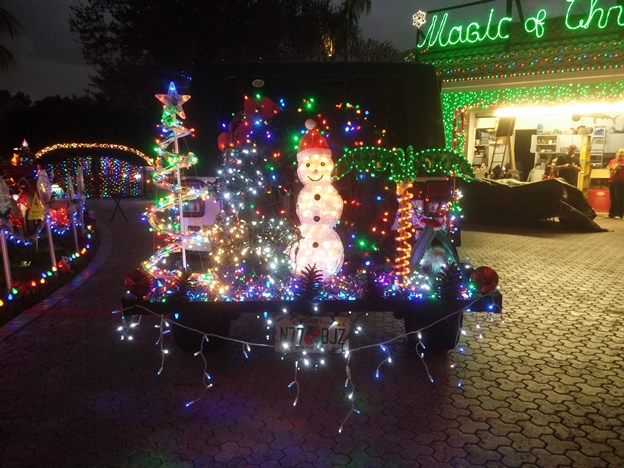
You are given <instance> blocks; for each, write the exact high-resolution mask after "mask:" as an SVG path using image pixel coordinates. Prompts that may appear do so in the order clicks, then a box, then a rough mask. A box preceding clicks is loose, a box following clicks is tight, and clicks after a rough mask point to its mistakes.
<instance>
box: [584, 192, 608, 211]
mask: <svg viewBox="0 0 624 468" xmlns="http://www.w3.org/2000/svg"><path fill="white" fill-rule="evenodd" d="M587 203H589V206H591V207H592V208H593V209H594V211H597V212H599V213H608V212H609V205H611V197H610V196H609V188H608V187H593V188H590V189H589V195H588V197H587Z"/></svg>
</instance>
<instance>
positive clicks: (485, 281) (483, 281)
mask: <svg viewBox="0 0 624 468" xmlns="http://www.w3.org/2000/svg"><path fill="white" fill-rule="evenodd" d="M470 280H471V281H472V282H473V283H474V284H475V286H476V288H477V291H479V292H480V293H481V294H488V293H490V292H492V291H494V290H495V289H496V286H498V273H496V271H494V270H493V269H492V268H490V267H486V266H482V267H479V268H477V269H476V270H475V271H474V272H473V273H472V277H471V278H470Z"/></svg>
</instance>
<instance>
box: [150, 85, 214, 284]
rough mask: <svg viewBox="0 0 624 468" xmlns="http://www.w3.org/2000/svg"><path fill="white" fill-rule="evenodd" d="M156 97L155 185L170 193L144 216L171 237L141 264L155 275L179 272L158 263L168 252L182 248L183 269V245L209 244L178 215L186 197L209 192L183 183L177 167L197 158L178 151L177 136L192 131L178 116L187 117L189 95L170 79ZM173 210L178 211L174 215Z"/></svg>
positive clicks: (181, 136)
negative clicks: (184, 225)
mask: <svg viewBox="0 0 624 468" xmlns="http://www.w3.org/2000/svg"><path fill="white" fill-rule="evenodd" d="M156 98H157V99H158V100H159V101H161V102H162V103H163V113H162V119H161V122H162V126H161V131H162V133H163V135H164V138H163V139H162V140H161V141H159V142H158V147H157V148H156V152H157V153H158V162H157V164H156V170H155V171H154V176H153V180H154V184H155V185H156V186H158V187H160V188H162V189H164V190H167V191H169V192H170V193H169V194H168V195H167V196H166V197H164V198H163V199H161V200H159V201H158V203H157V205H156V206H154V207H152V209H151V210H150V211H149V213H148V216H147V218H148V221H149V223H150V225H151V226H152V228H153V229H154V230H156V231H157V232H159V233H161V234H166V235H168V236H169V238H170V239H172V241H171V242H170V243H168V244H167V245H166V246H165V247H163V248H161V249H160V250H158V251H157V252H156V253H155V254H154V255H153V256H152V257H151V258H150V259H149V260H148V261H147V262H146V263H145V264H144V267H145V269H146V271H148V272H149V273H150V274H151V275H152V276H154V277H156V278H167V277H171V276H175V275H177V274H178V273H179V272H175V273H168V272H166V271H164V270H162V269H161V268H160V267H159V264H160V263H161V261H163V260H164V259H165V258H166V257H168V256H169V254H171V253H174V252H181V253H182V268H184V269H186V254H185V248H186V247H189V246H191V245H192V244H203V245H204V246H205V245H206V244H209V241H208V239H207V237H206V236H205V235H204V234H203V233H202V232H201V231H200V232H192V231H189V232H183V231H182V223H181V217H182V209H183V206H184V202H185V201H187V200H190V199H194V198H199V197H201V198H203V199H207V198H209V197H210V194H209V193H208V192H207V191H206V192H203V191H198V190H195V189H192V188H190V187H184V186H182V182H181V177H180V169H182V168H188V167H191V166H192V165H193V164H195V163H196V162H197V157H196V156H195V155H194V154H193V153H191V152H189V153H186V154H180V151H179V142H178V140H179V139H180V138H183V137H185V136H187V135H190V134H191V131H190V130H189V129H187V128H185V127H184V126H183V125H182V123H181V122H180V120H179V119H184V118H186V115H185V113H184V110H183V109H182V105H183V104H184V103H185V102H186V101H188V100H189V99H190V96H188V95H179V94H178V92H177V90H176V87H175V84H174V83H171V84H170V85H169V90H168V92H167V94H157V95H156ZM173 177H175V182H172V179H173ZM172 212H173V213H174V216H169V217H167V216H166V215H165V214H166V213H172ZM176 212H177V215H175V213H176Z"/></svg>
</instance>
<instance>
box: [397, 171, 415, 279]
mask: <svg viewBox="0 0 624 468" xmlns="http://www.w3.org/2000/svg"><path fill="white" fill-rule="evenodd" d="M411 188H412V184H411V183H409V182H403V183H400V184H397V196H398V197H399V210H398V217H399V227H398V229H397V237H396V242H397V247H396V251H397V256H396V258H395V259H394V263H395V273H396V275H397V276H398V277H399V278H401V279H402V280H403V281H406V280H407V279H408V275H409V274H410V268H409V262H410V257H411V255H410V254H411V251H412V247H411V245H410V243H409V240H410V238H411V237H412V221H411V220H412V204H411V203H410V200H411V199H412V197H413V195H412V192H410V189H411Z"/></svg>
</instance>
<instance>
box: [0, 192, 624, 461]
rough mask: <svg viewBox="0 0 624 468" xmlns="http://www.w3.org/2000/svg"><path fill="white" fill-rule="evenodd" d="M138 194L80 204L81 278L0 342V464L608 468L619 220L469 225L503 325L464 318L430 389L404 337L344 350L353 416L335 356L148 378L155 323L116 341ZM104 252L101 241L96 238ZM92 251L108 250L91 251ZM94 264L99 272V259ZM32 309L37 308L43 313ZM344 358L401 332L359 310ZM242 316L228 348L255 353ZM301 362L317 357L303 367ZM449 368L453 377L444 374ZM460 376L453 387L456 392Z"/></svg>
mask: <svg viewBox="0 0 624 468" xmlns="http://www.w3.org/2000/svg"><path fill="white" fill-rule="evenodd" d="M147 205H148V202H146V201H145V200H126V199H124V200H123V201H122V207H123V209H124V211H125V213H126V216H127V217H128V219H129V221H128V222H126V221H124V219H123V218H122V217H121V216H116V218H115V219H114V220H113V222H111V223H109V218H110V215H111V213H112V210H113V208H114V203H113V202H112V201H107V200H104V201H92V202H91V203H90V208H91V209H95V211H96V216H97V218H98V220H99V226H100V229H101V232H102V233H103V234H104V235H105V237H106V239H105V242H104V243H103V244H102V247H101V248H100V251H99V255H98V258H96V261H95V262H94V265H93V267H94V268H93V269H92V271H91V272H89V277H88V278H86V280H85V281H84V282H83V284H82V285H80V286H79V287H77V289H75V290H74V291H73V292H71V293H70V294H68V295H66V296H63V295H62V294H59V295H57V296H56V297H55V300H54V301H48V303H46V304H43V305H42V306H41V307H39V308H38V309H37V310H36V311H31V312H30V313H25V314H22V315H21V316H20V317H18V318H17V319H16V320H15V321H14V322H12V323H9V324H7V325H6V326H5V327H2V329H1V330H0V355H1V356H2V361H1V362H0V465H1V466H2V467H25V466H33V467H44V466H51V467H52V466H56V467H81V466H84V467H130V466H132V467H151V466H155V467H156V466H163V467H192V466H198V467H220V466H228V467H234V466H241V467H243V466H262V467H271V466H275V467H277V466H297V467H329V466H352V467H376V466H380V467H381V466H387V467H393V466H397V467H398V466H400V467H418V466H422V467H436V466H449V467H464V466H486V467H521V466H527V467H534V466H540V467H548V468H550V467H556V466H570V467H622V466H624V370H623V356H624V350H623V349H622V348H623V344H624V327H623V323H624V320H623V319H624V303H623V300H624V281H622V278H624V255H623V253H622V246H623V245H624V221H616V220H603V219H599V220H598V221H599V223H600V224H601V225H602V226H603V227H605V228H607V229H610V231H609V232H605V233H596V234H574V233H562V232H555V231H536V230H522V229H515V230H514V229H505V228H491V229H490V228H485V227H479V228H478V229H473V230H464V232H463V236H462V237H463V239H462V241H463V246H462V247H461V248H460V253H461V255H462V256H464V257H465V256H468V257H470V258H471V260H472V262H473V264H474V265H476V266H479V265H488V266H491V267H493V268H495V269H496V270H497V271H498V273H499V275H500V277H501V285H502V290H503V293H504V307H505V308H504V322H503V321H501V320H500V318H498V317H496V318H495V319H494V320H493V321H491V322H490V321H482V323H480V325H481V332H482V334H483V339H481V340H475V339H474V337H473V334H474V333H473V332H474V330H475V324H476V323H477V322H479V321H481V320H482V317H474V316H468V317H467V318H466V319H465V321H464V328H465V330H466V331H467V336H466V337H464V338H462V340H463V341H462V343H463V344H464V348H465V352H464V355H460V356H458V355H456V354H455V353H440V354H437V355H431V354H430V355H426V356H425V359H426V363H427V365H428V367H429V370H430V372H431V375H432V376H433V377H434V382H433V383H431V382H430V381H429V379H428V378H427V374H426V372H425V368H424V366H423V364H422V362H421V360H420V358H419V357H418V356H417V355H416V354H415V353H413V352H411V351H410V350H408V349H407V343H406V340H400V341H399V342H398V343H396V344H393V345H391V346H390V350H391V354H392V357H393V360H392V363H391V364H388V363H386V364H384V365H383V366H382V367H381V378H380V379H376V378H375V376H374V374H375V369H376V368H377V366H378V365H379V363H380V362H381V361H382V360H383V359H384V358H385V356H383V355H382V353H381V351H380V350H379V349H377V348H376V349H371V350H368V351H366V352H362V353H359V354H355V355H354V356H353V357H352V359H351V363H350V368H351V372H352V376H353V380H354V383H355V391H354V398H355V403H356V407H357V408H358V409H359V410H360V411H361V414H353V415H351V416H350V417H349V419H348V420H347V422H346V423H345V426H344V430H343V431H342V432H341V433H338V428H339V426H340V424H341V423H342V421H343V420H344V418H345V417H346V416H347V414H348V412H349V409H350V408H351V406H350V402H349V400H348V398H347V394H348V393H349V392H350V389H345V387H344V382H345V359H344V358H343V357H338V356H330V357H326V364H325V365H319V368H318V369H317V368H315V367H314V366H312V367H309V368H303V369H302V370H301V371H300V372H299V373H298V376H297V381H298V383H299V385H300V389H301V391H300V396H299V402H298V404H297V405H296V406H293V400H294V398H295V395H296V390H295V388H296V386H292V387H290V388H289V387H288V384H289V383H290V382H292V381H293V379H294V377H295V375H294V362H293V361H292V359H290V358H288V357H287V358H285V359H284V360H281V359H280V357H279V356H278V355H277V354H275V352H274V351H273V350H272V349H270V348H257V347H253V348H252V350H251V352H250V353H249V358H245V356H244V353H243V349H242V348H243V347H242V346H241V344H237V343H228V344H227V345H226V346H225V347H224V348H222V349H221V350H219V351H217V352H215V353H212V354H208V355H207V357H206V359H207V370H208V372H209V374H210V375H211V376H212V382H213V384H214V386H213V387H212V388H210V389H209V390H208V392H207V393H206V395H205V396H204V398H203V399H201V400H200V401H198V402H197V403H195V404H194V405H192V406H190V407H185V403H187V402H189V401H191V400H193V399H195V398H197V397H199V396H200V395H201V394H202V392H203V386H202V372H203V369H204V363H203V361H202V359H201V357H200V356H193V353H188V352H183V351H180V350H178V349H177V348H176V347H175V345H174V344H173V340H172V338H171V337H170V336H166V340H167V341H166V345H167V346H166V347H167V348H168V349H169V350H170V353H169V354H168V355H167V357H166V359H165V364H164V370H163V372H162V373H161V375H157V371H158V370H159V368H160V364H161V354H160V351H159V347H157V346H155V342H156V340H157V339H158V330H157V329H155V328H154V325H156V324H158V320H157V319H155V318H150V317H145V318H144V319H143V320H142V323H141V325H140V326H139V327H138V328H137V329H136V334H135V339H134V341H133V342H128V341H121V340H120V339H119V335H118V333H117V332H116V329H117V327H118V326H119V325H120V319H119V316H114V315H112V314H110V312H111V310H113V309H116V308H118V307H119V298H120V297H121V296H122V295H123V293H124V288H123V280H124V278H125V276H126V275H127V273H128V272H129V271H131V270H132V269H133V268H135V267H136V266H138V265H139V264H140V262H141V261H142V260H144V259H146V258H147V257H148V256H149V254H150V253H151V251H152V247H153V244H152V243H153V239H152V237H151V235H150V234H149V233H147V228H146V225H145V224H144V223H139V222H138V217H139V214H140V212H141V210H142V209H143V208H144V207H145V206H147ZM107 243H108V244H107ZM107 249H108V250H107ZM98 262H99V263H98ZM46 308H47V309H46ZM361 326H362V329H363V334H362V336H361V338H357V339H354V340H353V341H352V347H354V346H356V345H361V344H366V343H377V342H380V341H382V340H385V339H388V338H390V337H392V336H396V335H398V334H400V333H402V331H403V329H402V324H401V322H399V321H397V320H395V319H394V318H393V317H392V316H391V315H389V314H381V315H377V314H370V315H369V316H367V317H364V318H363V320H362V321H361ZM267 333H269V334H270V333H271V331H269V330H267V329H266V326H265V325H264V322H263V320H261V319H259V318H256V316H255V315H246V316H244V317H241V318H240V319H238V320H236V321H235V322H234V324H233V327H232V331H231V336H232V337H235V338H238V339H240V340H243V341H248V342H252V343H256V342H257V343H266V334H267ZM313 359H314V361H313V362H314V363H315V364H318V363H319V361H318V358H313ZM451 365H455V367H453V368H452V367H451ZM460 380H461V381H462V386H461V387H459V386H458V382H459V381H460Z"/></svg>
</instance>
